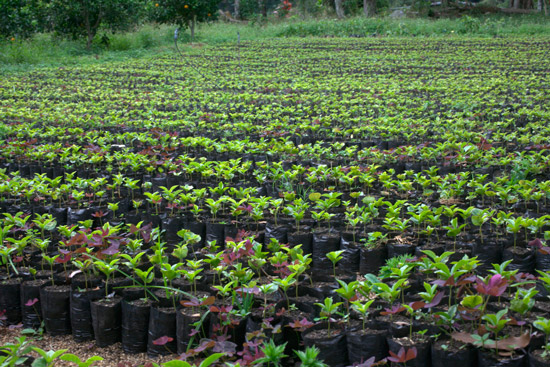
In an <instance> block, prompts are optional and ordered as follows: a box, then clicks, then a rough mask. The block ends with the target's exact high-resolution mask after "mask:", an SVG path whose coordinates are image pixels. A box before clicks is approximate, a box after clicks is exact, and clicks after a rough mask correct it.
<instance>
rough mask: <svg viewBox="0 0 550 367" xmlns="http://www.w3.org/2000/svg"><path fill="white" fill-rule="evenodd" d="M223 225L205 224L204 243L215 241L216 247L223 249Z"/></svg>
mask: <svg viewBox="0 0 550 367" xmlns="http://www.w3.org/2000/svg"><path fill="white" fill-rule="evenodd" d="M224 234H225V224H221V223H207V224H206V243H208V242H212V241H216V245H217V246H221V247H220V248H221V249H223V248H224V247H225V237H224Z"/></svg>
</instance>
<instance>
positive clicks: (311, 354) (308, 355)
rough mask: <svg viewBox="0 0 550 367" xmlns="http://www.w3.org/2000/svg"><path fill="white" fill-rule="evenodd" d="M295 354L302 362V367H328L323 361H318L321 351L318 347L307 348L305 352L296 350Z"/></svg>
mask: <svg viewBox="0 0 550 367" xmlns="http://www.w3.org/2000/svg"><path fill="white" fill-rule="evenodd" d="M294 353H296V355H297V356H298V358H299V359H300V362H302V363H301V367H328V365H327V364H325V363H324V362H323V361H320V360H318V359H317V358H318V356H319V353H321V351H320V350H319V348H317V347H316V346H311V347H307V348H306V349H305V350H304V351H301V350H295V351H294Z"/></svg>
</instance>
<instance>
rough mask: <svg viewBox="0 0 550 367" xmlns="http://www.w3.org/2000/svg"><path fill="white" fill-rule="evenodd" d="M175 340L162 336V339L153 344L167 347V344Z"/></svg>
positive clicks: (154, 341)
mask: <svg viewBox="0 0 550 367" xmlns="http://www.w3.org/2000/svg"><path fill="white" fill-rule="evenodd" d="M173 340H174V338H171V337H169V336H166V335H165V336H161V337H160V338H158V339H156V340H153V344H154V345H165V344H168V343H170V342H171V341H173Z"/></svg>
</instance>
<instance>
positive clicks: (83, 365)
mask: <svg viewBox="0 0 550 367" xmlns="http://www.w3.org/2000/svg"><path fill="white" fill-rule="evenodd" d="M59 359H60V360H62V361H67V362H72V363H74V364H76V365H77V366H78V367H90V366H91V365H93V364H94V363H95V362H100V361H103V358H102V357H100V356H92V357H90V358H88V359H86V360H85V361H83V360H81V359H80V358H78V356H76V355H74V354H71V353H67V354H64V355H62V356H61V357H59Z"/></svg>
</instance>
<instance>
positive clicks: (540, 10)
mask: <svg viewBox="0 0 550 367" xmlns="http://www.w3.org/2000/svg"><path fill="white" fill-rule="evenodd" d="M537 11H538V12H539V13H542V0H538V1H537Z"/></svg>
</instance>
